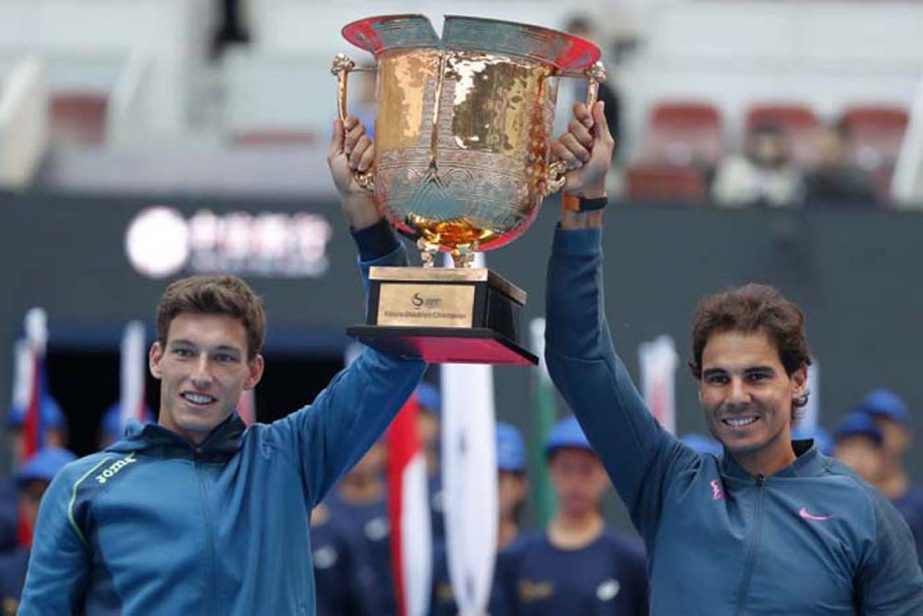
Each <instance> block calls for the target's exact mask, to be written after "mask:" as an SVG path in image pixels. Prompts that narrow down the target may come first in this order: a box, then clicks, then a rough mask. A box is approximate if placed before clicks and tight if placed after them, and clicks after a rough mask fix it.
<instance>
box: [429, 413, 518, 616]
mask: <svg viewBox="0 0 923 616" xmlns="http://www.w3.org/2000/svg"><path fill="white" fill-rule="evenodd" d="M496 451H497V514H498V516H499V520H498V524H497V550H498V551H501V550H503V549H504V548H505V547H506V546H507V545H509V544H510V543H511V542H512V541H513V540H514V539H516V538H517V537H518V536H519V534H520V518H521V515H522V509H523V506H524V504H525V501H526V495H527V490H528V481H527V479H526V448H525V444H524V443H523V440H522V435H521V434H520V433H519V430H517V429H516V427H515V426H513V425H511V424H508V423H505V422H502V421H501V422H497V426H496ZM448 566H449V565H448V558H447V555H446V553H445V546H444V545H437V546H435V549H434V557H433V593H432V596H431V605H430V616H456V615H457V614H458V606H457V604H456V603H455V595H454V592H453V591H452V582H451V580H450V578H449V568H448ZM500 608H501V603H500V596H499V591H498V588H497V584H496V582H495V583H494V585H493V587H492V588H491V595H490V601H489V603H488V606H487V612H488V613H489V614H491V615H495V614H500V613H501V612H500V611H499V610H500Z"/></svg>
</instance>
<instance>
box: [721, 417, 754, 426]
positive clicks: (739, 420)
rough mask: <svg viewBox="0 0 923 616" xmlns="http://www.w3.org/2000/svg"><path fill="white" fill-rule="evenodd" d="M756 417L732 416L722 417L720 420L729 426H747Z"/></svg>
mask: <svg viewBox="0 0 923 616" xmlns="http://www.w3.org/2000/svg"><path fill="white" fill-rule="evenodd" d="M756 419H757V418H756V417H733V418H726V419H722V420H721V421H723V422H724V423H726V424H727V425H729V426H733V427H735V428H740V427H742V426H749V425H750V424H752V423H753V422H754V421H756Z"/></svg>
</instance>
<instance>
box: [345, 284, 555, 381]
mask: <svg viewBox="0 0 923 616" xmlns="http://www.w3.org/2000/svg"><path fill="white" fill-rule="evenodd" d="M525 302H526V293H525V291H523V290H522V289H520V288H519V287H517V286H515V285H514V284H512V283H510V282H509V281H507V280H505V279H503V278H502V277H501V276H499V275H497V274H496V273H494V272H492V271H490V270H488V269H485V268H456V269H448V268H423V267H373V268H372V269H371V272H370V275H369V309H368V318H367V323H366V325H359V326H355V327H350V328H348V329H347V330H346V333H347V334H349V335H350V336H353V337H355V338H357V339H358V340H360V341H361V342H362V343H363V344H366V345H367V346H370V347H372V348H375V349H378V350H380V351H385V352H388V353H396V354H399V355H402V356H404V357H413V358H420V359H423V360H425V361H427V362H429V363H490V364H508V365H517V366H530V365H534V364H536V363H538V358H537V357H536V356H535V355H533V354H532V353H530V352H529V351H527V350H526V349H524V348H522V347H521V346H519V344H517V340H519V332H518V331H517V329H518V323H519V312H520V310H521V309H522V307H523V305H525Z"/></svg>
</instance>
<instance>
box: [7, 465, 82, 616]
mask: <svg viewBox="0 0 923 616" xmlns="http://www.w3.org/2000/svg"><path fill="white" fill-rule="evenodd" d="M68 471H72V469H67V468H66V469H65V470H64V471H62V472H61V473H59V474H58V476H57V477H55V479H54V481H52V482H51V485H50V486H49V487H48V490H46V491H45V495H44V496H43V497H42V503H41V505H40V506H39V513H38V520H37V521H36V525H35V533H34V540H33V544H32V550H31V554H30V556H29V570H28V572H27V573H26V584H25V587H24V588H23V592H22V600H21V602H20V604H19V614H20V615H21V616H37V615H40V614H41V615H48V616H52V615H57V614H72V613H81V612H82V610H83V604H82V602H83V599H84V594H85V591H86V585H87V582H88V580H89V572H90V556H89V547H88V546H87V543H86V539H85V538H84V536H83V534H82V533H81V531H80V530H78V528H77V526H76V523H75V522H74V520H73V517H72V515H71V514H70V511H69V507H70V500H71V494H72V492H73V489H74V487H75V483H79V481H80V480H79V479H77V480H76V481H75V480H74V478H73V477H74V474H73V472H68Z"/></svg>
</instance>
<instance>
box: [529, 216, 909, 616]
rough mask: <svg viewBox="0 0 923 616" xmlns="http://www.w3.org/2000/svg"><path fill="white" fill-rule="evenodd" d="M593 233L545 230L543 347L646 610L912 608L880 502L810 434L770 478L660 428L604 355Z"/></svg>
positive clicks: (897, 532) (608, 340)
mask: <svg viewBox="0 0 923 616" xmlns="http://www.w3.org/2000/svg"><path fill="white" fill-rule="evenodd" d="M601 240H602V231H601V230H599V229H580V230H567V231H565V230H562V229H558V230H557V231H556V235H555V240H554V248H553V252H552V256H551V261H550V265H549V269H548V286H547V306H546V309H547V318H548V325H547V332H546V340H547V346H546V351H545V357H546V360H547V362H548V369H549V371H550V372H551V376H552V378H553V379H554V382H555V384H556V385H557V387H558V388H559V389H560V391H561V393H562V394H563V395H564V398H565V399H566V400H567V401H568V403H569V404H570V406H571V408H572V409H573V411H574V413H575V414H576V415H577V418H578V420H579V421H580V424H581V425H582V426H583V429H584V431H585V432H586V434H587V437H588V438H589V440H590V442H591V444H592V445H593V447H594V449H596V451H597V452H598V453H599V455H600V457H601V458H602V460H603V462H604V464H605V466H606V469H607V471H608V473H609V475H610V477H611V478H612V481H613V483H614V484H615V487H616V490H617V491H618V493H619V496H620V497H621V499H622V500H623V501H624V503H625V505H626V506H627V508H628V510H629V512H630V514H631V518H632V522H633V523H634V525H635V527H636V528H637V529H638V531H639V532H640V533H641V535H642V537H643V538H644V541H645V543H646V545H647V552H648V555H649V568H650V580H651V612H652V613H653V614H658V615H663V616H678V615H695V614H703V615H708V616H721V615H725V614H728V615H730V614H766V615H769V614H772V615H774V616H777V615H779V614H798V615H799V616H810V615H814V614H818V615H820V614H823V615H834V614H857V613H858V614H881V615H882V616H884V615H887V616H899V615H917V616H918V615H920V614H923V573H921V571H920V567H919V565H918V564H917V561H916V556H915V554H914V547H913V538H912V537H911V535H910V531H909V529H908V528H907V524H906V523H904V521H903V520H902V519H901V518H900V515H899V514H898V513H897V511H896V510H895V509H894V507H893V506H891V504H890V503H888V502H887V500H886V499H885V498H884V497H882V496H881V494H879V493H878V492H877V491H876V490H875V489H873V488H871V487H870V486H869V485H867V484H865V483H864V482H862V481H861V480H860V479H858V478H857V477H856V476H855V475H854V474H853V473H852V472H850V471H849V470H848V469H846V467H845V466H843V465H842V464H840V463H838V462H836V461H835V460H832V459H830V458H827V457H825V456H823V455H821V454H820V453H819V452H818V451H817V450H816V449H815V448H814V447H813V446H811V442H810V441H797V442H796V443H795V450H796V454H798V458H797V460H796V461H795V462H793V463H792V464H791V465H790V466H789V467H787V468H785V469H783V470H781V471H780V472H778V473H776V474H774V475H772V476H771V477H765V478H755V477H752V476H750V475H749V474H748V473H747V472H745V471H744V470H743V469H742V468H741V467H740V466H739V465H737V464H736V463H735V462H734V459H733V457H732V456H730V455H727V454H725V455H724V456H723V457H722V458H718V457H716V456H714V455H705V454H698V453H696V452H694V451H693V450H692V449H690V448H689V447H687V446H686V445H684V444H682V443H681V442H680V441H679V440H678V439H676V438H674V437H673V436H672V435H671V434H669V433H668V432H666V431H665V430H663V429H662V428H661V427H660V426H659V425H658V424H657V422H656V421H655V420H654V418H653V417H652V415H651V413H650V412H649V410H648V409H647V407H646V406H645V404H644V401H643V400H642V399H641V397H640V396H639V394H638V392H637V390H636V389H635V387H634V385H633V384H632V382H631V379H630V377H629V375H628V372H627V371H626V369H625V367H624V365H623V364H622V362H621V360H620V359H619V357H618V356H617V355H616V353H615V349H614V347H613V344H612V337H611V334H610V331H609V326H608V324H607V322H606V317H605V313H604V302H603V289H602V249H601Z"/></svg>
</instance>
